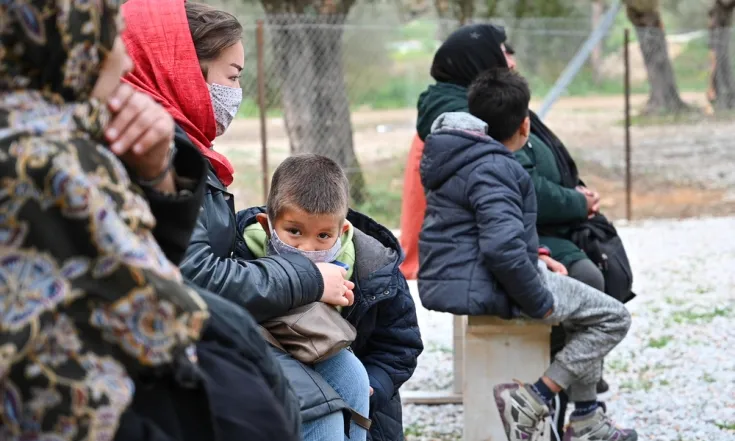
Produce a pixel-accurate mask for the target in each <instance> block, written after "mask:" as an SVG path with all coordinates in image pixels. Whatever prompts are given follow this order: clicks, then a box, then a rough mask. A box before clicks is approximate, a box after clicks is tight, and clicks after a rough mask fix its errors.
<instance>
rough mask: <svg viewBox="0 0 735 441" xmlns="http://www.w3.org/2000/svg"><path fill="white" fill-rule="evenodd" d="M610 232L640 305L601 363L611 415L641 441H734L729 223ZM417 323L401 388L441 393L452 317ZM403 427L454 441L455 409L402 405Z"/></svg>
mask: <svg viewBox="0 0 735 441" xmlns="http://www.w3.org/2000/svg"><path fill="white" fill-rule="evenodd" d="M618 227H619V231H620V234H621V236H622V237H623V239H624V241H625V244H626V247H627V249H628V253H629V255H630V258H631V264H632V265H633V268H634V272H635V278H636V280H635V291H636V292H637V293H638V295H639V296H638V298H637V299H636V300H634V301H633V302H632V303H631V304H629V306H630V310H631V312H632V314H633V327H632V329H631V331H630V333H629V335H628V337H627V338H626V339H625V341H624V342H623V343H622V344H621V345H620V346H619V347H618V348H616V349H615V350H614V351H613V352H612V353H611V354H610V356H609V357H608V358H607V361H606V378H607V380H608V381H609V382H610V384H611V387H612V390H611V392H610V393H609V394H608V395H607V399H606V401H607V403H608V407H609V411H610V413H611V414H612V415H613V416H614V418H615V419H616V420H617V421H618V422H619V423H620V424H621V425H622V426H626V427H628V426H630V427H635V428H636V429H637V430H638V432H639V434H640V435H641V436H640V439H641V440H651V441H654V440H655V441H659V440H660V441H697V440H703V441H704V440H707V441H735V326H733V324H735V271H734V270H733V266H734V265H735V241H733V240H732V239H731V238H732V231H735V218H720V219H693V220H687V221H648V222H641V223H634V224H631V225H627V226H624V225H622V224H619V225H618ZM416 302H417V305H420V302H419V300H418V297H416ZM419 321H420V325H421V329H422V334H423V338H424V342H425V345H426V350H425V352H424V354H423V355H422V356H421V358H420V360H419V367H418V368H417V370H416V374H415V375H414V377H413V378H412V379H411V380H410V382H409V383H407V384H406V386H405V388H406V389H425V390H440V389H447V388H449V387H450V384H451V368H452V363H451V357H452V355H451V317H450V316H449V315H446V314H440V313H433V312H428V311H426V310H423V309H422V308H421V307H420V306H419ZM528 380H532V379H528ZM488 410H489V411H493V412H494V411H495V409H488ZM404 424H405V428H406V435H407V440H408V441H419V440H422V441H423V440H459V439H461V432H462V407H461V406H405V407H404Z"/></svg>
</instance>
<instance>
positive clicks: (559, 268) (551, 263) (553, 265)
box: [539, 256, 569, 276]
mask: <svg viewBox="0 0 735 441" xmlns="http://www.w3.org/2000/svg"><path fill="white" fill-rule="evenodd" d="M539 259H541V260H542V261H543V262H544V263H545V264H546V267H547V268H548V269H549V271H552V272H555V273H558V274H561V275H562V276H567V275H569V273H568V272H567V267H565V266H564V265H562V264H561V262H558V261H556V260H554V259H552V258H551V257H550V256H539Z"/></svg>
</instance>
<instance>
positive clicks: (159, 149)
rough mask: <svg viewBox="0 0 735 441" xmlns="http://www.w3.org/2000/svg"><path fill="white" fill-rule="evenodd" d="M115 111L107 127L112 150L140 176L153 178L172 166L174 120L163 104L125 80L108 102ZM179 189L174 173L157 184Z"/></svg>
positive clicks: (165, 188) (165, 189)
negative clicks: (170, 163)
mask: <svg viewBox="0 0 735 441" xmlns="http://www.w3.org/2000/svg"><path fill="white" fill-rule="evenodd" d="M107 105H108V106H109V108H110V110H111V111H112V113H113V118H112V121H110V123H109V124H108V125H107V127H106V128H105V136H106V137H107V140H108V141H109V142H110V144H111V145H110V149H111V150H112V151H113V153H115V154H116V155H117V156H119V157H120V159H121V160H122V161H123V162H124V163H125V164H126V165H127V166H128V167H130V168H131V169H132V170H133V172H134V173H135V174H136V176H137V177H139V178H141V179H145V180H152V179H155V178H157V177H158V176H160V175H161V173H162V172H163V171H164V170H165V169H166V167H167V166H168V162H169V160H170V158H169V154H170V152H169V150H170V149H171V142H172V141H173V139H174V120H173V118H172V117H171V115H169V113H168V112H167V111H166V109H164V108H163V107H162V106H161V105H159V104H158V103H156V102H155V101H154V100H153V98H151V97H150V96H148V95H147V94H145V93H143V92H139V91H137V90H135V89H134V88H133V87H132V86H130V85H128V84H125V83H121V84H120V85H119V86H118V87H117V89H115V91H114V92H113V94H112V95H111V96H110V98H109V99H108V101H107ZM157 189H158V190H160V191H164V192H175V191H176V188H175V184H174V179H173V173H168V176H166V178H165V179H164V180H163V182H161V184H160V185H158V186H157Z"/></svg>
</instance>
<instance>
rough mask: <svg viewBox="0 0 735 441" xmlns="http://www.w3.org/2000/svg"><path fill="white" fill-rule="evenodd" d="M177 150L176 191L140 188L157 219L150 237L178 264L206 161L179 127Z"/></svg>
mask: <svg viewBox="0 0 735 441" xmlns="http://www.w3.org/2000/svg"><path fill="white" fill-rule="evenodd" d="M176 150H177V152H176V156H175V157H174V162H173V169H174V171H175V172H176V176H177V178H178V181H179V182H178V183H179V184H180V185H179V193H177V194H175V195H168V194H163V193H160V192H158V191H156V190H154V189H152V188H148V187H145V188H143V193H144V195H145V197H146V199H147V200H148V204H149V205H150V207H151V212H152V213H153V216H154V217H155V218H156V227H155V228H154V229H153V237H155V238H156V241H157V242H158V244H159V245H160V247H161V249H162V250H163V252H164V254H166V257H167V258H168V259H169V260H170V261H171V262H173V263H174V264H176V265H178V264H179V263H181V259H183V257H184V253H185V252H186V248H187V246H188V245H189V239H190V238H191V233H192V230H193V229H194V225H195V224H196V220H197V216H198V215H199V210H200V207H201V206H202V198H203V197H204V188H205V185H206V181H207V163H206V160H205V159H204V157H203V156H202V155H201V153H199V151H198V150H197V148H196V147H194V145H193V144H192V143H191V142H190V141H189V139H188V138H187V137H186V134H184V133H183V132H181V129H180V128H179V127H178V126H177V127H176ZM181 187H184V188H181Z"/></svg>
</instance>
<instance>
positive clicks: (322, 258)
mask: <svg viewBox="0 0 735 441" xmlns="http://www.w3.org/2000/svg"><path fill="white" fill-rule="evenodd" d="M268 226H269V228H270V230H271V231H270V232H271V237H270V240H269V241H268V249H267V253H268V255H270V256H272V255H274V254H301V255H302V256H304V257H306V258H307V259H309V260H311V261H312V262H314V263H331V262H334V261H335V260H337V255H338V254H339V250H340V249H341V248H342V238H341V237H338V238H337V241H336V242H335V243H334V245H332V248H330V249H328V250H320V251H304V250H300V249H298V248H296V247H292V246H291V245H289V244H287V243H285V242H284V241H282V240H281V239H280V238H279V237H278V234H276V230H275V228H273V224H272V223H271V221H270V219H268Z"/></svg>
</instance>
